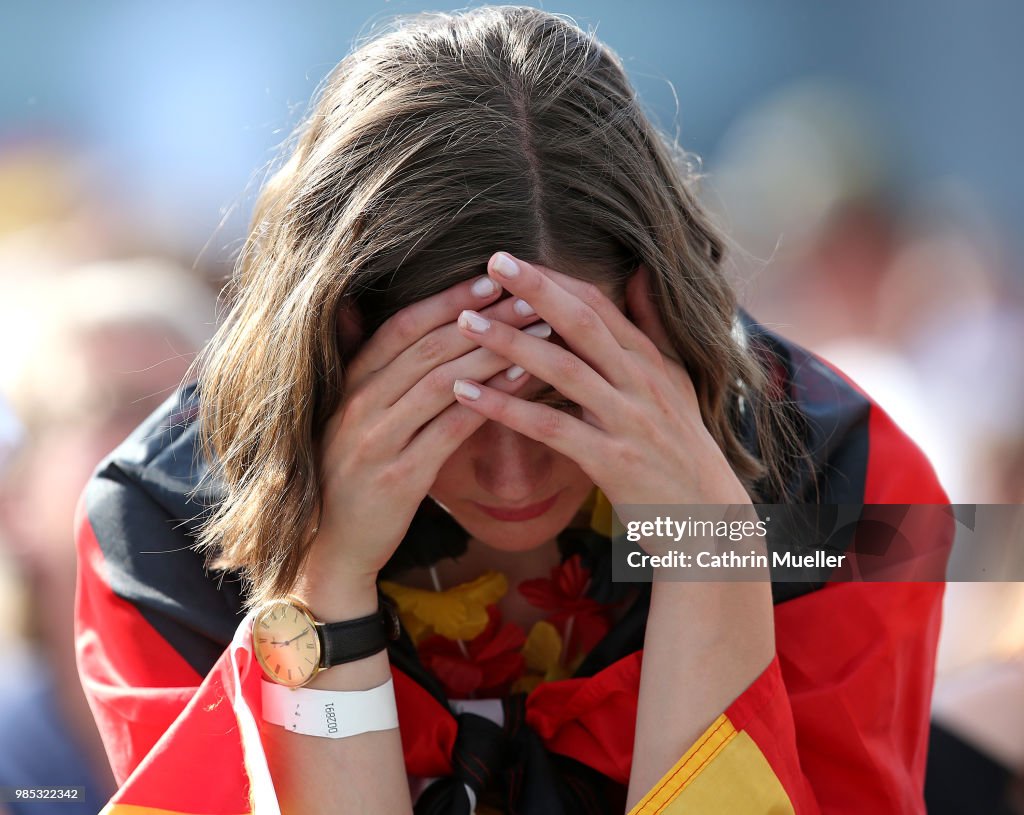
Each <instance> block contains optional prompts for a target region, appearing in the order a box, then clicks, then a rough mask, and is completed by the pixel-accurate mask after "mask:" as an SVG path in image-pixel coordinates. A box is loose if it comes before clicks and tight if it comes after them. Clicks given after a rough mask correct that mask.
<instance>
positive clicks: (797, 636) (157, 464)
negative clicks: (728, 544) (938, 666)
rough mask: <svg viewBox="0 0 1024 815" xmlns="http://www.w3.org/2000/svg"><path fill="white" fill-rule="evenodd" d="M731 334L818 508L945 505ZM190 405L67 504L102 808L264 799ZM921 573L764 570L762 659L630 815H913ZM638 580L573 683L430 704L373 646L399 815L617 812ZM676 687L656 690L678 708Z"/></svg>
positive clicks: (810, 362)
mask: <svg viewBox="0 0 1024 815" xmlns="http://www.w3.org/2000/svg"><path fill="white" fill-rule="evenodd" d="M747 329H748V331H751V332H758V334H759V336H760V337H761V338H762V340H763V341H765V342H768V343H770V344H771V345H772V348H773V352H774V353H775V355H776V356H777V358H778V359H779V360H780V363H779V364H780V366H781V367H782V371H783V373H784V376H785V380H786V386H787V392H788V393H789V394H790V396H791V397H792V398H793V399H794V400H795V401H796V402H797V403H798V405H799V406H800V409H801V412H802V414H803V415H804V416H805V418H806V420H807V446H808V449H809V450H810V451H811V452H812V454H813V456H814V458H815V461H816V464H817V465H818V467H817V472H818V473H819V474H820V475H819V476H818V482H817V483H816V484H815V485H813V486H814V487H815V489H816V491H817V492H818V493H819V494H820V495H821V496H822V497H821V500H822V501H831V502H834V503H865V504H886V503H889V504H891V503H906V504H927V505H937V504H945V503H947V502H946V498H945V495H944V494H943V492H942V490H941V488H940V487H939V485H938V484H937V482H936V480H935V477H934V473H933V472H932V470H931V468H930V466H929V465H928V463H927V461H926V460H925V459H924V457H923V456H922V455H921V453H920V452H919V451H918V450H917V448H916V447H915V446H914V445H913V444H912V443H911V442H910V441H909V439H907V438H906V436H904V435H903V434H902V433H901V432H900V431H899V430H898V429H897V428H896V427H895V426H894V425H893V423H892V422H891V420H890V419H889V418H888V417H887V416H886V415H885V413H884V412H883V411H881V410H880V409H879V408H878V407H877V406H876V405H874V404H872V403H871V401H870V400H869V399H868V398H867V397H866V396H865V395H864V394H862V393H860V392H859V391H858V390H857V389H856V387H855V386H853V385H852V384H851V383H849V382H848V381H847V380H846V379H845V378H844V377H843V376H842V375H841V374H839V373H838V372H836V371H834V370H832V369H830V368H829V367H828V366H827V365H825V364H824V363H822V362H821V361H820V360H818V359H816V358H814V357H812V356H810V355H808V354H806V352H803V351H802V350H801V349H799V348H797V347H796V346H793V345H791V344H789V343H786V342H785V341H783V340H781V339H779V338H778V337H775V336H774V335H770V334H768V333H767V332H764V331H763V330H762V329H760V328H759V327H757V326H756V325H754V324H750V323H748V325H747ZM196 399H197V397H196V393H195V389H194V387H189V388H186V389H184V390H183V391H181V392H180V393H178V394H176V395H175V396H174V397H173V398H172V399H171V400H169V401H168V402H167V403H166V404H165V405H164V406H163V407H162V408H161V409H159V410H158V411H157V413H155V414H154V415H153V416H152V417H150V419H149V420H147V422H146V423H144V424H143V425H142V426H141V427H140V428H139V429H138V430H137V431H136V432H135V433H134V434H133V435H132V437H130V438H129V439H128V440H127V441H126V442H125V443H124V444H123V445H122V446H121V447H120V448H118V450H116V451H115V452H114V453H113V454H111V456H110V457H108V459H107V460H106V461H105V462H104V464H103V465H102V466H101V468H100V469H99V470H98V472H97V475H96V476H95V477H94V479H93V480H92V481H91V482H90V484H89V485H88V487H87V489H86V492H85V493H84V495H83V501H82V503H81V505H80V508H79V515H78V520H77V546H78V559H79V578H78V579H79V584H78V598H77V615H76V634H77V647H78V660H79V669H80V673H81V676H82V681H83V684H84V686H85V690H86V694H87V696H88V698H89V701H90V704H91V706H92V710H93V713H94V715H95V717H96V720H97V723H98V725H99V728H100V732H101V735H102V736H103V740H104V744H105V746H106V749H107V753H108V756H109V758H110V761H111V764H112V767H113V769H114V773H115V776H116V778H117V779H118V782H119V784H120V789H119V790H118V792H117V794H116V795H115V797H114V798H113V799H112V801H111V802H110V804H109V805H108V807H107V808H106V809H105V810H104V813H105V815H143V813H154V815H155V814H156V813H170V815H173V814H174V813H179V814H181V815H242V813H253V814H254V815H275V814H276V813H279V811H280V810H279V806H278V802H277V798H276V796H275V794H274V790H273V784H272V781H271V778H270V774H269V772H268V769H267V763H266V759H265V757H264V754H263V750H262V746H261V742H260V738H259V726H260V725H259V722H260V721H261V718H260V698H259V697H260V693H259V688H260V671H259V668H258V667H257V665H256V662H255V660H254V658H253V657H252V649H251V642H250V635H249V626H248V621H249V618H248V617H246V616H245V614H244V613H243V601H244V595H243V585H244V584H243V583H242V582H241V581H240V580H239V579H238V575H233V574H230V573H229V574H220V573H217V574H211V573H209V572H208V571H207V569H206V568H205V566H204V564H203V561H202V558H201V557H200V555H198V554H197V553H196V552H195V551H194V550H192V549H191V548H190V546H191V543H192V541H193V536H194V534H195V531H196V529H197V528H198V524H199V523H201V521H202V518H203V517H204V513H205V512H207V511H208V509H209V507H210V506H212V505H213V504H214V503H215V502H216V500H217V495H216V493H215V491H214V492H207V493H203V492H197V491H196V489H195V488H196V486H197V484H198V483H199V481H200V479H201V477H202V475H203V474H204V472H205V470H204V467H205V465H204V464H203V462H202V461H201V459H200V458H198V456H197V453H196V450H197V449H198V448H197V445H196V426H195V413H196V410H195V408H196ZM424 511H426V508H424ZM910 514H911V517H908V519H907V520H906V524H907V526H906V529H907V530H908V534H912V536H913V537H914V538H915V540H918V541H920V544H919V545H920V546H921V547H922V548H923V549H925V550H931V549H934V550H935V551H938V552H940V553H941V552H943V551H945V550H946V549H948V546H949V539H950V537H951V524H950V525H936V524H935V523H934V522H931V521H929V522H925V523H920V524H918V525H917V526H915V525H914V524H915V521H914V518H913V517H912V515H913V508H912V507H911V509H910ZM595 517H596V513H595ZM929 517H930V518H932V519H933V518H934V514H932V515H931V516H929ZM427 521H429V519H426V520H425V519H423V518H420V519H419V520H418V521H417V522H414V524H413V526H412V527H411V528H410V532H409V535H408V536H407V541H406V542H408V541H412V540H414V539H416V538H417V536H419V541H418V545H417V547H415V548H413V547H406V548H405V549H404V550H403V548H402V547H400V551H399V552H398V553H396V558H395V562H396V563H399V562H402V561H401V559H402V558H403V557H413V558H415V557H421V556H422V546H421V544H422V542H423V540H424V539H425V538H424V527H423V526H422V523H425V522H427ZM446 522H447V523H450V520H449V521H446ZM439 530H440V527H436V528H434V529H433V533H435V534H431V535H429V536H427V537H428V538H430V539H432V540H433V539H437V540H439V541H440V543H439V544H438V547H439V550H438V551H439V552H440V555H441V556H443V555H444V554H447V553H450V552H452V551H458V545H459V541H458V539H457V535H456V538H453V539H450V540H448V541H447V542H445V540H444V535H443V534H440V531H439ZM455 531H456V532H458V531H459V530H455ZM448 532H452V530H451V529H450V528H448ZM606 536H607V530H606V529H603V530H602V529H597V528H596V527H595V538H594V540H593V541H592V543H596V545H594V546H591V547H590V549H588V550H587V551H588V553H589V556H590V557H591V558H592V560H591V562H590V563H589V564H588V566H589V567H590V570H591V573H592V574H593V575H594V576H595V580H594V584H595V585H594V589H593V590H594V591H595V592H600V591H605V592H613V591H615V586H616V585H619V584H611V583H610V577H609V569H608V568H602V564H601V563H600V562H599V559H600V558H601V557H603V555H602V554H601V553H602V552H605V553H606V552H607V551H608V547H607V546H604V547H603V548H602V545H601V544H603V543H607V537H606ZM453 541H454V542H453ZM406 542H403V546H405V544H406ZM402 564H403V565H405V566H408V565H409V564H408V563H406V562H402ZM604 566H605V567H606V566H607V563H606V562H605V563H604ZM602 575H603V576H604V581H603V583H602V580H601V579H598V578H600V576H602ZM942 588H943V587H942V583H941V582H930V583H929V582H920V583H909V582H907V583H842V584H839V583H837V584H828V585H825V586H811V585H807V584H803V585H797V584H785V585H773V594H774V598H775V606H774V615H775V630H776V651H777V652H776V657H775V659H773V660H772V662H771V664H770V665H769V666H768V667H767V668H766V669H765V670H764V671H763V672H762V674H761V675H760V676H758V677H757V678H756V679H755V680H754V682H753V683H752V684H751V685H750V686H749V687H748V688H747V689H746V690H745V691H744V692H743V693H742V694H741V695H740V696H739V697H738V698H737V699H736V700H735V701H734V702H733V703H732V704H731V705H730V706H729V707H728V708H727V709H726V710H724V711H722V713H721V715H720V716H719V717H718V718H717V719H716V721H715V722H713V723H711V725H710V726H709V727H708V729H707V731H706V732H705V733H704V734H703V735H702V736H701V737H700V738H699V739H698V740H697V741H696V742H695V743H694V744H693V745H692V746H691V747H690V749H689V750H687V751H686V753H685V754H684V755H682V756H681V757H680V759H679V761H678V762H677V764H676V765H675V766H674V767H673V768H671V769H670V771H669V772H668V773H666V774H665V776H664V777H663V778H662V779H661V781H659V783H658V784H656V785H655V787H654V788H653V789H652V790H651V791H650V792H649V793H648V794H647V796H646V797H645V798H644V799H643V800H642V801H641V802H640V803H639V804H638V805H637V806H636V807H635V808H634V810H633V811H634V813H642V814H643V815H653V814H654V813H668V814H669V815H674V814H675V813H683V812H692V811H723V812H724V811H728V812H736V813H743V812H751V813H753V812H773V813H775V812H777V813H786V812H796V813H801V815H803V814H804V813H817V812H829V813H833V812H835V813H847V812H848V813H864V812H878V813H884V812H920V813H923V812H924V805H923V799H922V793H921V788H922V785H923V777H924V761H925V748H926V745H927V729H928V716H929V707H930V694H931V686H932V679H933V665H934V653H935V645H936V640H937V636H938V627H939V620H940V608H941V598H942ZM649 596H650V591H649V587H646V591H641V592H640V596H639V598H638V599H637V600H636V601H635V602H634V603H633V605H632V606H631V607H630V608H629V610H628V612H627V613H626V614H625V615H624V616H623V617H622V619H621V620H620V621H619V622H618V623H616V624H615V625H614V626H613V627H612V629H611V630H610V631H608V633H607V634H606V635H605V637H604V638H603V639H602V640H601V641H600V642H599V643H598V644H597V645H596V646H595V647H594V649H593V650H592V651H591V652H590V653H589V655H588V656H587V658H586V659H585V660H584V662H583V663H582V664H581V665H580V666H579V668H578V669H577V671H576V673H575V675H574V676H573V677H572V678H569V679H560V680H555V681H549V682H545V683H542V684H540V685H538V686H537V687H535V688H534V689H533V690H532V691H531V692H530V693H529V694H525V693H521V694H514V695H512V696H510V697H506V698H505V699H504V700H503V701H502V703H501V710H500V712H499V713H497V714H496V715H492V716H485V715H481V713H480V712H479V711H475V712H474V711H473V710H471V709H460V708H459V707H458V706H456V705H454V704H449V702H448V700H447V699H446V698H445V696H444V694H443V692H442V691H441V690H440V688H439V685H438V683H437V682H436V680H435V679H434V678H433V677H431V675H430V674H429V673H427V672H426V671H425V669H424V668H423V666H422V665H421V664H420V663H419V661H418V660H417V658H416V652H415V648H413V647H412V646H411V643H410V641H409V638H408V636H406V635H405V634H403V638H402V640H400V641H399V642H397V643H393V644H392V645H391V646H389V656H390V658H391V665H392V674H393V678H394V682H395V691H396V699H397V702H398V712H399V722H400V726H401V736H402V746H403V751H404V754H405V762H406V768H407V770H408V772H409V774H410V776H411V777H414V778H421V779H439V780H438V781H436V782H434V783H432V784H430V785H428V786H426V787H425V791H424V792H423V794H422V795H419V797H418V800H417V801H416V805H415V806H416V812H417V815H468V813H470V812H471V811H473V809H474V806H475V802H476V801H477V800H479V799H480V796H481V793H482V791H483V790H484V789H485V788H487V787H488V786H489V785H491V784H492V783H495V782H496V781H499V780H500V782H501V783H502V784H503V787H502V788H503V789H505V790H507V791H508V794H509V795H510V796H512V795H514V796H515V798H516V801H517V807H518V811H521V812H526V813H533V812H536V813H552V815H557V813H565V814H566V815H569V813H577V812H578V813H611V812H619V813H621V812H622V811H623V806H622V802H623V801H624V795H625V785H626V784H627V782H628V779H629V773H630V769H631V766H632V763H633V759H634V757H633V755H632V744H633V735H634V729H635V720H636V708H637V699H638V695H639V679H640V669H641V665H642V659H643V651H642V648H643V633H644V628H645V624H646V616H647V610H648V604H649ZM686 681H687V679H686V677H680V678H679V688H680V697H679V699H678V700H671V701H667V702H666V703H673V704H681V703H685V689H686ZM510 747H511V748H512V749H509V748H510ZM509 756H515V757H516V758H515V760H514V761H511V763H510V759H509ZM477 811H478V812H480V813H483V812H485V811H488V810H486V808H485V807H484V806H483V805H481V807H480V808H478V809H477Z"/></svg>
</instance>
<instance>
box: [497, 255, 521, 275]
mask: <svg viewBox="0 0 1024 815" xmlns="http://www.w3.org/2000/svg"><path fill="white" fill-rule="evenodd" d="M491 268H492V269H494V271H496V272H497V273H498V274H500V275H501V276H502V277H516V276H517V275H518V274H519V264H518V263H516V262H515V261H514V260H513V259H512V257H511V256H510V255H506V254H505V253H504V252H498V254H496V255H495V256H494V257H493V258H491Z"/></svg>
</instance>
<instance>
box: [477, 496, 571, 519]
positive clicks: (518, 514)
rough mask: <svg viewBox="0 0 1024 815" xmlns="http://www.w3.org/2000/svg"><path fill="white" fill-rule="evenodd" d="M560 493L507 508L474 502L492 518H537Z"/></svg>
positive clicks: (553, 502) (549, 506) (551, 504)
mask: <svg viewBox="0 0 1024 815" xmlns="http://www.w3.org/2000/svg"><path fill="white" fill-rule="evenodd" d="M561 494H562V491H561V490H559V491H558V492H556V493H555V494H554V495H552V496H551V497H550V498H548V499H546V500H544V501H541V502H540V503H539V504H530V506H528V507H518V508H516V509H507V508H503V507H489V506H485V505H484V504H477V503H476V501H474V502H473V503H474V504H476V506H477V508H478V509H481V510H483V511H484V512H486V513H487V514H488V515H490V516H491V517H492V518H494V519H495V520H497V521H529V520H532V519H533V518H538V517H540V516H541V515H543V514H544V513H545V512H547V511H548V510H549V509H551V507H553V506H554V505H555V501H557V500H558V496H559V495H561Z"/></svg>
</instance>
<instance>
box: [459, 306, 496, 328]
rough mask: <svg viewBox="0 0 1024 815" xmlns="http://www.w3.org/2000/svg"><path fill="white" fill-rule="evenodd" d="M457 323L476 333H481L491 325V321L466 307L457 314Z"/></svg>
mask: <svg viewBox="0 0 1024 815" xmlns="http://www.w3.org/2000/svg"><path fill="white" fill-rule="evenodd" d="M459 325H461V326H462V327H463V328H466V329H469V330H470V331H473V332H475V333H477V334H483V333H484V332H485V331H486V330H487V329H488V328H490V327H491V321H490V320H488V319H487V318H486V317H484V316H482V315H480V314H477V313H476V312H475V311H470V310H469V309H468V308H467V309H466V310H465V311H463V312H462V313H461V314H460V315H459Z"/></svg>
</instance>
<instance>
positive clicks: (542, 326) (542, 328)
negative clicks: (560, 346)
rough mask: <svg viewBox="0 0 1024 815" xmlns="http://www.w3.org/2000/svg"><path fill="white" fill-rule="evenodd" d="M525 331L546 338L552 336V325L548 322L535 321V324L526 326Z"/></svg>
mask: <svg viewBox="0 0 1024 815" xmlns="http://www.w3.org/2000/svg"><path fill="white" fill-rule="evenodd" d="M523 333H524V334H530V335H531V336H534V337H540V338H541V339H542V340H546V339H547V338H548V337H550V336H551V326H550V325H548V324H547V323H534V324H533V325H528V326H527V327H526V328H524V329H523Z"/></svg>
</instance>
